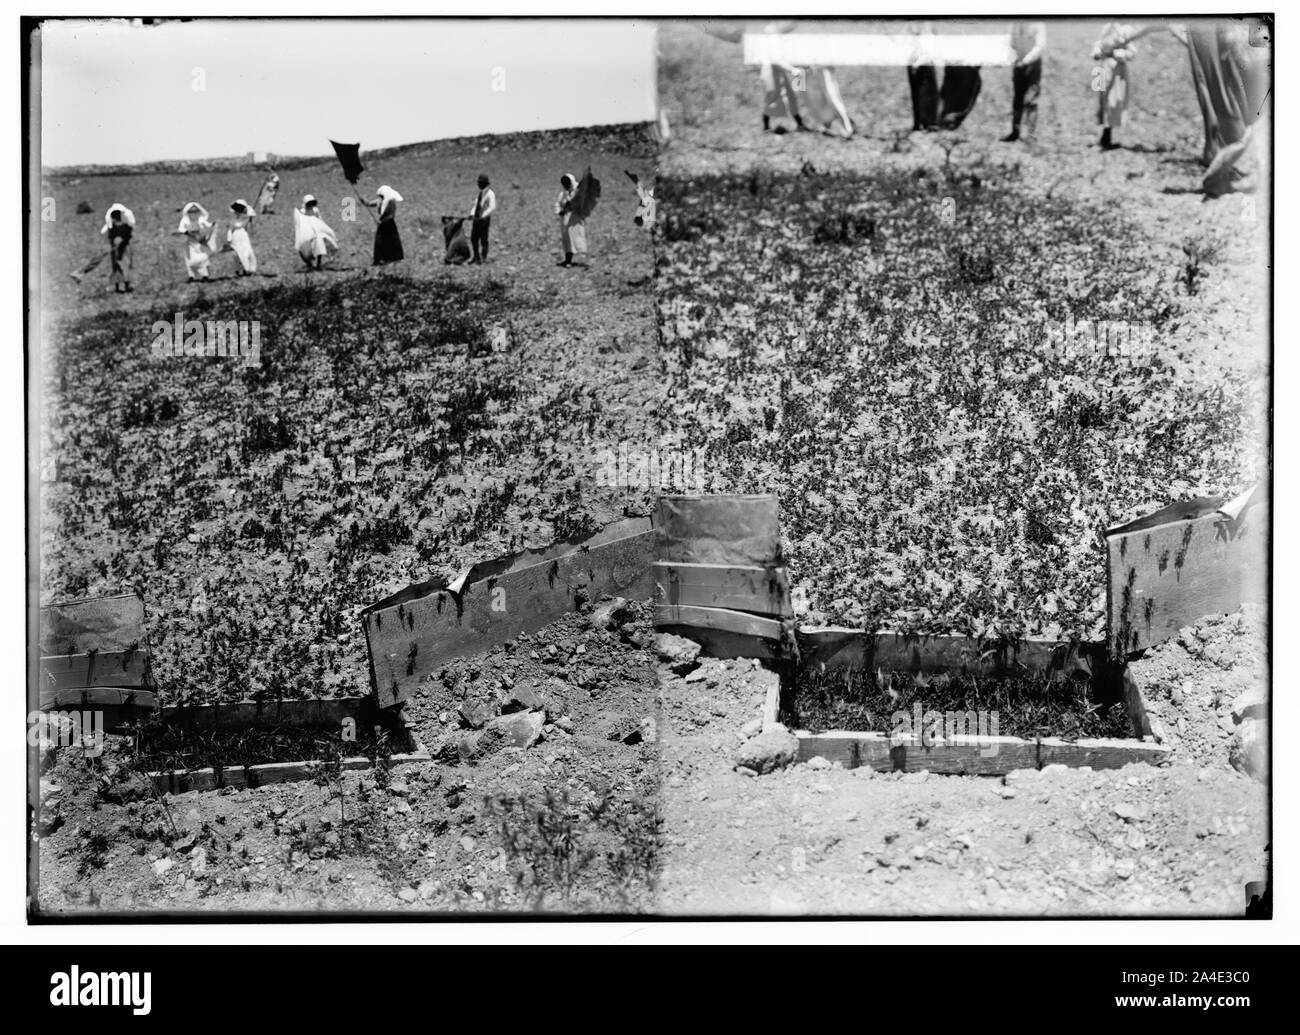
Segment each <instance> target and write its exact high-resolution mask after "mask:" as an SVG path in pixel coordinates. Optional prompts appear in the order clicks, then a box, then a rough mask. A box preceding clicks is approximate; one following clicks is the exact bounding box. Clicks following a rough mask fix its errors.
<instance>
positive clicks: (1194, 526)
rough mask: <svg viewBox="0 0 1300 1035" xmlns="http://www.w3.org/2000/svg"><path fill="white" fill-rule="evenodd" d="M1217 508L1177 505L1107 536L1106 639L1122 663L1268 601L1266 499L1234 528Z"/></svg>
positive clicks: (1201, 503)
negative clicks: (1214, 618)
mask: <svg viewBox="0 0 1300 1035" xmlns="http://www.w3.org/2000/svg"><path fill="white" fill-rule="evenodd" d="M1261 495H1263V494H1261ZM1212 505H1213V501H1203V500H1193V501H1190V502H1189V503H1187V504H1176V505H1174V506H1172V507H1166V508H1165V509H1164V510H1161V511H1158V512H1157V513H1156V514H1155V515H1149V516H1148V517H1147V518H1142V519H1140V520H1138V521H1134V522H1130V523H1128V524H1126V525H1120V526H1117V527H1115V528H1112V529H1110V530H1108V531H1107V533H1106V594H1107V612H1108V613H1107V636H1108V642H1109V643H1110V644H1111V645H1112V649H1113V650H1114V652H1115V654H1116V655H1117V656H1125V655H1130V654H1134V653H1136V652H1138V651H1141V650H1145V649H1146V648H1147V647H1150V646H1153V645H1154V644H1157V643H1161V642H1163V641H1165V640H1168V639H1170V638H1172V637H1174V636H1177V635H1178V631H1179V630H1180V629H1182V628H1183V627H1184V626H1187V625H1192V624H1194V623H1196V622H1198V621H1200V620H1201V619H1203V618H1207V617H1210V616H1211V615H1223V614H1230V613H1232V612H1233V611H1237V610H1239V609H1240V608H1241V606H1242V605H1243V604H1249V603H1255V604H1264V603H1266V602H1267V600H1268V561H1269V533H1270V521H1269V506H1268V502H1267V499H1266V498H1263V499H1258V500H1256V501H1255V502H1252V503H1250V504H1249V505H1247V506H1246V507H1245V508H1244V509H1243V510H1242V511H1241V513H1240V514H1239V516H1238V517H1237V519H1236V520H1235V521H1234V520H1231V519H1229V518H1228V517H1227V516H1226V515H1224V514H1221V513H1219V512H1218V511H1217V510H1211V509H1209V508H1210V506H1212ZM1180 515H1182V516H1180Z"/></svg>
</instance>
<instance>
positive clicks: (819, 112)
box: [803, 65, 853, 140]
mask: <svg viewBox="0 0 1300 1035" xmlns="http://www.w3.org/2000/svg"><path fill="white" fill-rule="evenodd" d="M803 111H804V116H805V122H806V123H808V124H810V125H812V126H813V127H815V128H817V129H819V130H821V131H822V132H823V133H830V134H833V135H838V136H842V137H844V138H845V139H846V140H847V139H848V138H849V137H851V136H853V120H852V119H850V118H849V112H848V109H847V108H845V107H844V99H843V98H842V97H841V96H840V88H839V84H838V83H836V82H835V72H834V70H833V69H830V68H827V67H825V66H823V65H810V66H809V67H808V69H807V71H805V73H804V107H803Z"/></svg>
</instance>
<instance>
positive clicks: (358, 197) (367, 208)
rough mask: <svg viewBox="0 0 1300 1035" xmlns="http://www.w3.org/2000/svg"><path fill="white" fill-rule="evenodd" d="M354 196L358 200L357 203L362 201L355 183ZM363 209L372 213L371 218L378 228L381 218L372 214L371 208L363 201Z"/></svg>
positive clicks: (353, 187) (353, 186)
mask: <svg viewBox="0 0 1300 1035" xmlns="http://www.w3.org/2000/svg"><path fill="white" fill-rule="evenodd" d="M352 196H353V197H354V198H356V199H357V201H361V195H360V194H358V193H357V185H356V184H355V183H354V184H353V185H352ZM361 207H362V208H364V209H365V210H366V211H367V212H369V213H370V218H371V219H373V220H374V221H375V226H378V225H379V217H378V216H377V215H375V214H374V213H373V212H370V206H369V205H367V204H366V203H365V202H364V201H361Z"/></svg>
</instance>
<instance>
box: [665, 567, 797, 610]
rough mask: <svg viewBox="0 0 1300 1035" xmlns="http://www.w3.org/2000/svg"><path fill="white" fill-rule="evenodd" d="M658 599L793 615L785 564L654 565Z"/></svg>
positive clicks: (669, 602) (680, 603)
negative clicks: (758, 565) (764, 565)
mask: <svg viewBox="0 0 1300 1035" xmlns="http://www.w3.org/2000/svg"><path fill="white" fill-rule="evenodd" d="M654 582H655V602H656V603H661V604H679V605H687V606H695V607H721V608H726V609H728V610H732V611H751V612H753V613H755V614H760V615H773V616H776V617H790V616H792V615H793V613H794V612H793V611H792V610H791V608H790V583H789V580H788V579H787V576H786V570H785V569H784V568H760V567H757V566H754V565H721V564H682V563H674V562H669V561H659V562H657V563H655V565H654Z"/></svg>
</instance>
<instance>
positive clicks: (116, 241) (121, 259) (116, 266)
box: [99, 205, 135, 294]
mask: <svg viewBox="0 0 1300 1035" xmlns="http://www.w3.org/2000/svg"><path fill="white" fill-rule="evenodd" d="M99 232H100V233H101V234H104V235H105V236H106V237H107V238H108V247H109V253H108V257H109V261H110V262H111V263H112V267H113V268H112V283H113V291H114V292H115V293H116V294H126V293H127V292H129V291H131V290H133V289H132V287H131V265H132V264H131V236H132V234H133V233H134V232H135V216H134V215H132V214H131V210H130V209H128V208H126V206H124V205H114V206H113V207H112V208H110V209H109V210H108V213H107V215H105V217H104V225H103V227H101V228H100V231H99Z"/></svg>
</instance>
